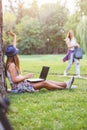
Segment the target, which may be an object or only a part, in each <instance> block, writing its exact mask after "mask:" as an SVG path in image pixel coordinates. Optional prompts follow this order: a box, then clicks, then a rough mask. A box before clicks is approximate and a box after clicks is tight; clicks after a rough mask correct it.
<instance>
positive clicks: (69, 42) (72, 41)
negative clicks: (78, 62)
mask: <svg viewBox="0 0 87 130" xmlns="http://www.w3.org/2000/svg"><path fill="white" fill-rule="evenodd" d="M66 43H67V44H68V45H71V46H73V45H76V44H77V41H76V39H75V37H73V38H72V39H71V40H70V39H69V38H67V39H66ZM74 49H75V48H74V47H72V48H69V50H72V51H73V50H74Z"/></svg>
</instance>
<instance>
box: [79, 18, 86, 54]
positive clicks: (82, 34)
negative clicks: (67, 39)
mask: <svg viewBox="0 0 87 130" xmlns="http://www.w3.org/2000/svg"><path fill="white" fill-rule="evenodd" d="M77 36H78V39H79V42H80V45H81V47H82V48H83V50H84V52H85V53H86V54H87V16H85V18H84V19H81V21H80V23H79V24H78V26H77Z"/></svg>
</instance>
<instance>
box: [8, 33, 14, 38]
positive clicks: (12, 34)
mask: <svg viewBox="0 0 87 130" xmlns="http://www.w3.org/2000/svg"><path fill="white" fill-rule="evenodd" d="M8 34H9V35H11V36H12V37H14V36H16V34H15V33H13V32H8Z"/></svg>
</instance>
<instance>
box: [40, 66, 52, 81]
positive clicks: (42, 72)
mask: <svg viewBox="0 0 87 130" xmlns="http://www.w3.org/2000/svg"><path fill="white" fill-rule="evenodd" d="M49 68H50V67H48V66H43V68H42V71H41V73H40V77H39V78H42V79H46V77H47V74H48V71H49Z"/></svg>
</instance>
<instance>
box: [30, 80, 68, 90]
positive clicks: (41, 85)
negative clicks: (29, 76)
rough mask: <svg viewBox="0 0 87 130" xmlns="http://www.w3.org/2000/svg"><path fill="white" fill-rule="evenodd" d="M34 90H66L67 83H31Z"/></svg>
mask: <svg viewBox="0 0 87 130" xmlns="http://www.w3.org/2000/svg"><path fill="white" fill-rule="evenodd" d="M31 84H32V86H33V87H34V89H36V90H37V89H41V88H46V89H48V90H56V89H60V90H61V89H65V88H66V83H65V82H55V81H43V82H38V83H31Z"/></svg>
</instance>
